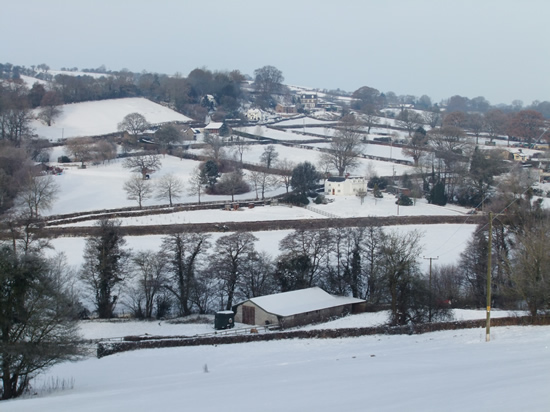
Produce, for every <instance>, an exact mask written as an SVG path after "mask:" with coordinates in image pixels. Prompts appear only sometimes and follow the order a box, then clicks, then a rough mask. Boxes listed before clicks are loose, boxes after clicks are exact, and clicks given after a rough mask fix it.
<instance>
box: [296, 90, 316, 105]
mask: <svg viewBox="0 0 550 412" xmlns="http://www.w3.org/2000/svg"><path fill="white" fill-rule="evenodd" d="M299 98H300V104H301V105H302V106H303V107H304V109H314V108H315V106H317V95H316V94H315V93H301V94H300V96H299Z"/></svg>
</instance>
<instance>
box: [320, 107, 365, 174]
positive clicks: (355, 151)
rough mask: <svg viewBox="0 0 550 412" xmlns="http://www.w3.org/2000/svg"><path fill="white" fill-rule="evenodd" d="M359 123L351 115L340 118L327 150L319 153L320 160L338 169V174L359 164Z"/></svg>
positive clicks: (360, 150) (360, 144)
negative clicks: (338, 125) (340, 120)
mask: <svg viewBox="0 0 550 412" xmlns="http://www.w3.org/2000/svg"><path fill="white" fill-rule="evenodd" d="M360 132H361V126H360V123H358V122H357V120H356V119H355V118H354V117H353V116H348V117H345V118H344V119H342V122H341V124H340V127H339V128H338V131H337V133H336V135H335V136H334V137H333V138H332V142H331V143H330V147H329V149H328V152H325V153H322V154H321V160H322V161H323V162H325V163H326V164H328V165H331V166H332V167H334V168H335V169H336V170H337V171H338V176H344V173H345V172H346V170H350V169H353V168H354V167H356V166H357V165H358V164H359V159H358V157H357V156H359V155H360V154H361V152H362V145H363V143H362V142H361V140H362V136H363V135H362V134H361V133H360Z"/></svg>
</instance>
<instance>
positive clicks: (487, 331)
mask: <svg viewBox="0 0 550 412" xmlns="http://www.w3.org/2000/svg"><path fill="white" fill-rule="evenodd" d="M492 249H493V212H489V239H488V248H487V320H486V322H485V342H489V341H490V340H491V266H492V262H491V257H492V253H493V251H492Z"/></svg>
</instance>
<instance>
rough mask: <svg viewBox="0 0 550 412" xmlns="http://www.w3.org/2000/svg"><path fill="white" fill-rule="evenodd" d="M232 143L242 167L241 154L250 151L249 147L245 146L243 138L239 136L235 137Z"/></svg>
mask: <svg viewBox="0 0 550 412" xmlns="http://www.w3.org/2000/svg"><path fill="white" fill-rule="evenodd" d="M234 142H235V149H236V152H237V153H238V155H239V161H240V163H241V166H242V164H243V154H244V152H246V151H247V150H250V147H249V145H248V144H247V142H246V141H245V140H244V137H241V136H237V137H236V138H235V141H234Z"/></svg>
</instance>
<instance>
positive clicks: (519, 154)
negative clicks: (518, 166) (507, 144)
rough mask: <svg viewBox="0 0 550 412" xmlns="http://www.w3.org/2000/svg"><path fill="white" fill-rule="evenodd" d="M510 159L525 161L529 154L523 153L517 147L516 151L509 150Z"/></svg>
mask: <svg viewBox="0 0 550 412" xmlns="http://www.w3.org/2000/svg"><path fill="white" fill-rule="evenodd" d="M510 160H514V161H516V162H526V161H528V160H529V155H527V154H526V153H523V150H521V149H518V151H517V152H516V151H510Z"/></svg>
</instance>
